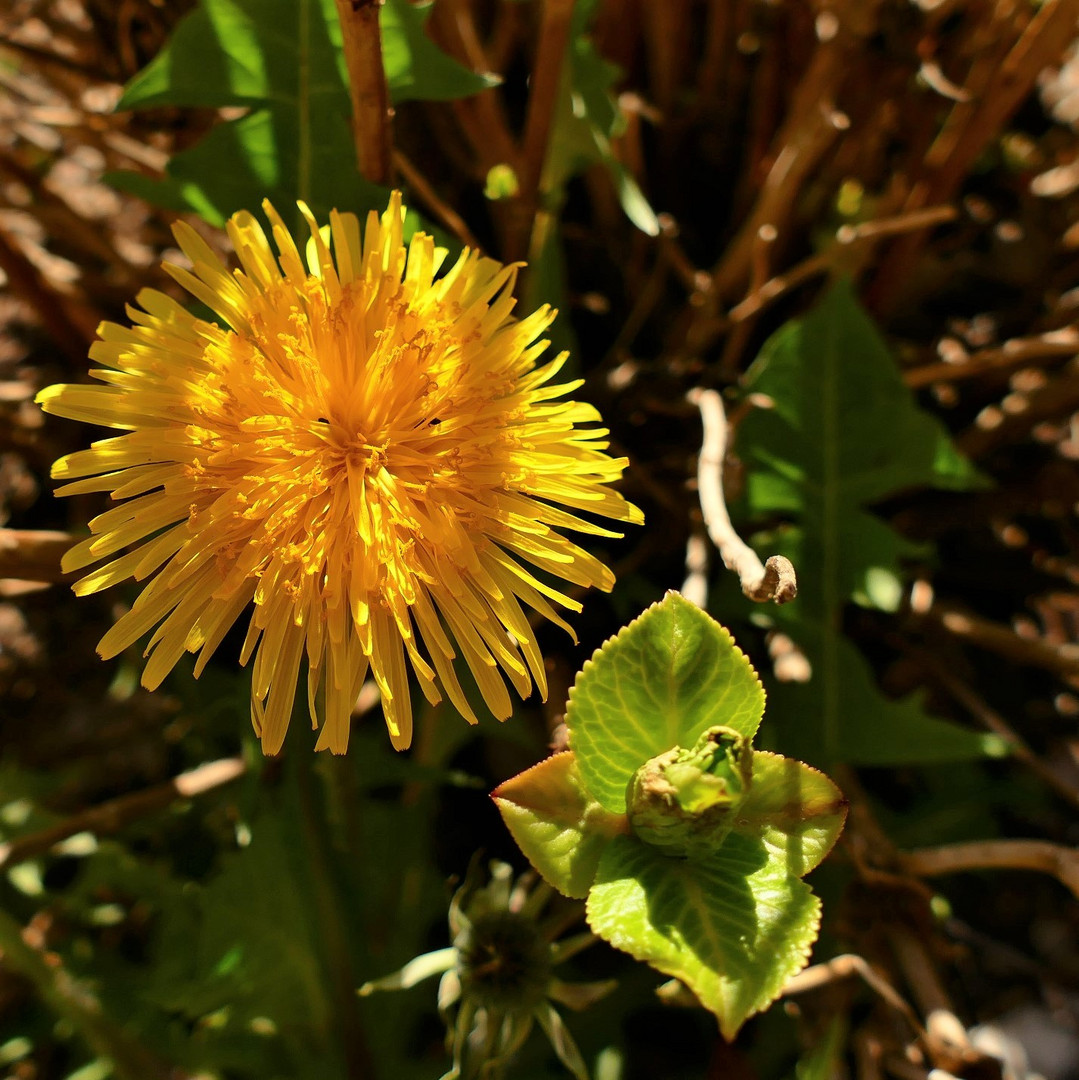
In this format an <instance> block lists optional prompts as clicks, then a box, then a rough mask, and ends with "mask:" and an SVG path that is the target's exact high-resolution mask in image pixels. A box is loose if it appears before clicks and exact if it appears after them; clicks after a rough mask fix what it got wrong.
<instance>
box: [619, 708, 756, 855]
mask: <svg viewBox="0 0 1079 1080" xmlns="http://www.w3.org/2000/svg"><path fill="white" fill-rule="evenodd" d="M752 767H753V750H752V748H751V747H750V745H749V743H748V742H747V741H746V739H745V738H744V737H743V736H742V735H740V734H739V733H738V732H737V731H735V730H734V729H733V728H728V727H718V726H717V727H710V728H709V729H708V730H707V731H705V732H704V733H703V734H702V735H701V737H700V739H698V740H697V744H696V746H694V747H693V749H691V750H686V749H684V748H682V747H681V746H676V747H674V749H672V750H668V751H667V752H666V753H664V754H660V755H659V756H658V757H654V758H652V759H651V760H649V761H646V762H645V763H644V764H643V765H642V766H641V767H640V768H639V769H638V770H637V771H636V772H635V773H634V774H633V777H632V778H631V779H630V782H629V787H628V789H627V791H626V802H627V805H628V814H629V822H630V825H631V826H632V828H633V831H634V833H635V834H636V835H637V836H638V837H639V838H640V839H641V840H644V841H645V842H646V843H648V844H651V845H653V846H654V847H657V848H659V849H660V850H661V851H662V852H663V853H664V854H665V855H672V856H690V857H694V856H700V855H705V854H707V853H708V852H711V851H715V850H716V849H717V848H718V847H719V845H720V844H722V843H723V841H724V840H725V839H726V838H727V834H728V833H729V832H730V831H731V827H732V825H733V824H734V812H735V811H736V810H737V809H738V806H739V805H740V804H741V802H742V799H743V798H744V797H745V795H746V792H747V791H748V790H749V784H750V779H751V776H752Z"/></svg>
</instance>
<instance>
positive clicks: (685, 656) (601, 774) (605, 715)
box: [566, 592, 764, 814]
mask: <svg viewBox="0 0 1079 1080" xmlns="http://www.w3.org/2000/svg"><path fill="white" fill-rule="evenodd" d="M763 712H764V690H763V689H762V687H761V684H760V680H759V679H758V678H757V673H756V672H755V671H754V670H753V665H752V664H750V662H749V661H748V660H747V659H746V657H745V655H744V654H743V652H742V650H741V649H739V648H738V646H737V645H735V643H734V638H732V637H731V635H730V633H728V631H727V630H726V629H724V627H722V626H720V624H719V623H717V622H716V621H715V619H713V618H712V617H711V616H709V615H707V614H705V612H703V611H701V609H700V608H698V607H697V606H696V605H695V604H691V603H690V602H689V601H688V600H686V599H684V598H683V597H681V596H679V594H678V593H675V592H671V593H668V594H667V596H666V597H665V598H664V599H663V600H662V601H661V602H660V603H657V604H653V605H652V606H651V607H650V608H648V609H647V610H646V611H645V612H644V614H643V615H641V616H640V617H639V618H637V619H634V621H633V622H631V623H630V624H629V625H628V626H626V627H623V629H622V630H620V631H619V632H618V634H616V635H615V636H614V637H613V638H611V639H610V640H609V641H607V642H606V643H605V644H604V645H603V647H602V648H601V649H598V650H597V651H596V653H595V654H594V655H593V657H592V659H591V660H589V661H588V662H587V663H586V664H585V666H584V668H583V669H582V671H581V673H580V674H579V675H578V676H577V681H576V682H575V683H574V685H573V689H572V690H571V691H570V698H569V705H568V707H567V709H566V726H567V727H568V728H569V731H570V741H571V744H572V746H573V749H574V752H575V753H576V755H577V765H578V768H579V769H580V774H581V777H582V779H583V780H584V784H585V787H586V788H587V790H588V792H589V793H590V794H591V795H592V796H593V797H594V798H595V799H596V801H597V802H598V803H599V804H600V805H601V806H602V807H603V808H604V809H606V810H609V811H610V812H611V813H614V814H622V813H624V812H625V809H626V785H627V784H628V783H629V780H630V777H631V776H632V775H633V774H634V773H635V772H636V771H637V769H638V768H640V766H641V765H643V764H644V763H645V762H646V761H648V760H649V759H650V758H653V757H656V756H657V755H658V754H662V753H664V752H665V751H667V750H670V749H671V748H672V747H675V746H682V747H691V746H693V745H694V743H696V741H697V739H698V738H699V737H700V735H701V733H702V732H703V731H704V730H705V729H706V728H709V727H711V726H713V725H716V724H722V725H724V726H726V727H730V728H734V729H735V730H736V731H737V732H739V734H741V735H744V736H745V737H746V738H747V739H752V737H753V735H754V733H755V732H756V730H757V727H758V725H759V724H760V720H761V715H762V714H763Z"/></svg>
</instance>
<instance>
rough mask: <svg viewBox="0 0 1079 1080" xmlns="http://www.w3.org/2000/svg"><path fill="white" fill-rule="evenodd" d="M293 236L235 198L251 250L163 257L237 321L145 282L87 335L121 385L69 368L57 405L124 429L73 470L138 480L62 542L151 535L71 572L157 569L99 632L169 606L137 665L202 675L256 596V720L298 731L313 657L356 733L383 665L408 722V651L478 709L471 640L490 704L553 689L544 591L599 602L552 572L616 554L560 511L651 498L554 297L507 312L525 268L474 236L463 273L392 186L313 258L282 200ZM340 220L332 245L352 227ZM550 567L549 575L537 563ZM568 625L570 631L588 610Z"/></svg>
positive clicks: (69, 563)
mask: <svg viewBox="0 0 1079 1080" xmlns="http://www.w3.org/2000/svg"><path fill="white" fill-rule="evenodd" d="M265 210H266V213H267V216H268V217H269V218H270V221H271V222H272V224H273V239H274V241H275V244H276V247H277V254H275V253H274V252H273V250H272V249H271V246H270V243H269V241H268V240H267V238H266V235H265V233H264V232H263V230H262V228H261V226H260V225H259V224H258V223H257V222H256V220H255V219H254V218H253V217H252V216H251V215H250V214H247V213H239V214H237V215H235V216H234V217H233V219H232V220H231V222H230V223H229V235H230V238H231V240H232V243H233V246H234V249H235V251H236V254H237V256H238V258H239V262H240V267H241V268H240V269H238V270H236V271H234V272H232V273H230V272H229V271H228V270H227V269H226V268H225V267H224V266H223V265H222V264H221V263H220V261H219V260H218V259H217V258H216V256H215V255H214V254H213V252H212V251H211V249H210V248H209V247H208V245H206V244H205V243H204V242H203V241H202V240H201V239H200V238H199V237H198V235H197V234H196V233H195V232H194V231H193V230H191V229H190V228H189V227H187V226H184V225H179V226H177V229H176V232H177V239H178V241H179V243H180V245H181V247H182V248H183V250H184V252H185V253H186V254H187V256H188V257H189V258H190V259H191V261H192V263H193V264H194V269H193V272H192V271H187V270H184V269H182V268H179V267H176V266H171V265H168V264H166V269H168V270H169V272H170V273H171V274H172V276H173V277H174V278H176V280H177V281H178V282H179V283H180V284H181V285H183V286H184V287H185V288H186V289H187V290H188V291H189V292H190V293H191V294H192V295H193V296H195V297H196V298H198V299H199V300H201V301H203V302H204V303H205V304H207V305H208V306H209V307H210V308H211V309H212V310H213V311H214V312H215V313H216V314H217V316H219V318H220V321H214V322H209V321H206V320H202V319H199V318H196V317H195V316H193V315H191V314H190V313H188V312H187V311H186V310H184V309H183V308H182V307H180V306H179V305H178V304H176V303H175V302H174V301H172V300H171V299H169V298H168V297H166V296H165V295H164V294H162V293H159V292H155V291H153V290H144V291H143V292H142V293H140V295H139V297H138V301H139V304H140V305H141V308H142V310H139V309H138V308H134V307H132V308H129V314H130V316H131V319H132V321H133V323H134V325H132V326H130V327H127V326H120V325H116V324H111V323H105V324H103V325H102V327H101V330H100V336H101V340H100V341H98V342H96V343H95V345H94V346H93V348H92V350H91V354H90V355H91V358H92V359H94V360H95V361H98V362H99V363H101V364H102V365H103V367H102V368H99V369H97V370H94V371H93V372H92V374H93V375H94V376H95V377H96V378H97V379H99V380H101V381H102V382H103V383H105V384H106V385H104V386H55V387H50V388H48V389H47V390H44V391H42V393H41V394H40V395H39V398H38V400H39V401H40V402H41V404H42V405H43V407H44V408H45V409H46V410H47V411H50V412H55V413H58V414H60V415H63V416H68V417H71V418H73V419H78V420H83V421H87V422H90V423H96V424H102V425H105V426H109V427H113V428H119V429H122V430H124V431H126V432H127V434H123V435H120V436H118V437H115V438H111V439H107V440H104V441H102V442H98V443H95V444H94V445H93V446H92V447H91V448H90V449H89V450H84V451H80V452H77V453H75V454H71V455H68V456H67V457H65V458H62V459H61V460H60V461H58V462H57V463H56V465H55V466H54V469H53V474H54V475H55V476H57V477H59V478H63V479H66V480H70V481H72V482H71V483H68V484H67V485H65V486H64V487H62V488H61V489H60V493H62V494H75V493H78V492H88V491H109V492H111V494H112V497H113V499H116V500H119V501H120V505H118V506H117V507H115V508H114V509H110V510H108V511H106V512H105V513H103V514H101V515H99V516H98V517H96V518H94V519H93V520H92V521H91V522H90V529H91V534H92V535H91V536H90V538H89V539H87V540H85V541H83V542H82V543H80V544H78V545H76V546H75V547H74V548H72V550H71V551H70V552H69V553H68V555H67V557H66V559H65V562H64V566H65V569H68V570H74V569H79V568H82V567H85V566H88V565H89V564H91V563H94V562H97V561H98V560H100V559H104V558H106V557H109V556H115V555H116V554H117V553H118V552H121V551H123V550H124V549H125V548H128V547H130V546H132V545H134V549H133V550H130V551H128V552H126V553H125V554H122V555H119V557H116V558H113V559H112V561H109V562H107V563H105V565H103V566H100V567H98V568H97V569H96V570H94V571H93V572H91V573H90V574H89V575H88V576H87V577H85V578H83V579H82V580H81V581H80V582H79V583H78V584H77V585H76V591H77V592H80V593H88V592H94V591H96V590H98V589H102V588H105V587H107V586H109V585H112V584H115V583H116V582H118V581H122V580H124V579H127V578H134V579H135V580H137V581H141V580H144V579H147V578H149V579H150V580H149V583H148V584H147V585H146V587H145V588H144V589H143V591H142V593H141V594H140V595H139V597H138V598H137V600H136V601H135V603H134V605H133V606H132V608H131V610H130V611H129V612H128V613H127V614H125V615H124V616H123V617H122V618H121V619H120V620H119V621H118V622H117V623H116V625H115V626H114V627H113V628H112V629H111V630H110V631H109V632H108V633H107V634H106V635H105V637H104V638H103V639H102V641H101V643H100V645H99V651H100V652H101V654H102V655H103V656H113V655H115V654H116V653H118V652H120V651H121V650H123V649H125V648H127V647H128V646H129V645H131V644H132V643H133V642H134V641H136V640H138V639H139V638H140V637H142V636H143V634H145V633H147V632H148V631H149V630H151V629H152V628H155V627H156V629H154V632H153V634H152V636H151V637H150V640H149V645H148V647H147V650H146V652H147V655H148V656H149V660H148V662H147V664H146V668H145V671H144V674H143V684H144V685H145V686H147V687H150V688H154V687H156V686H157V685H159V684H160V682H161V680H162V679H163V678H164V676H165V675H166V674H167V673H168V672H169V671H170V670H171V669H172V667H173V666H174V665H175V664H176V662H177V661H178V660H179V658H180V657H181V656H182V655H183V654H184V652H196V653H198V659H197V661H196V674H198V673H200V672H201V670H202V669H203V667H204V666H205V664H206V662H207V661H208V659H209V657H210V655H212V653H213V652H214V650H215V649H216V648H217V646H218V645H219V644H220V642H221V640H222V639H223V637H224V635H225V633H226V632H227V630H228V629H229V627H230V626H231V625H232V624H233V623H234V622H235V621H236V620H237V619H238V618H239V617H240V616H241V615H242V614H243V613H244V612H245V611H246V610H247V609H248V608H249V607H250V608H251V616H250V622H249V624H248V632H247V638H246V640H245V643H244V647H243V650H242V653H241V662H242V663H247V662H248V660H249V659H250V658H251V657H252V656H254V666H253V671H252V688H251V692H252V719H253V722H254V724H255V727H256V730H257V731H258V732H259V733H260V735H261V737H262V742H263V748H264V750H265V751H266V752H267V753H275V752H277V750H279V749H280V746H281V743H282V741H283V739H284V735H285V730H286V728H287V726H288V721H289V716H290V714H291V711H292V704H293V700H294V697H295V691H296V684H297V680H298V678H299V675H300V671H301V667H302V665H303V662H304V660H305V659H306V666H307V688H308V703H309V710H310V713H311V718H312V723H313V724H314V725H315V726H316V727H321V733H320V736H319V740H318V744H317V745H318V748H320V749H321V748H329V749H331V750H333V751H335V752H343V751H344V750H345V749H346V747H347V742H348V729H349V717H350V714H351V710H352V703H353V701H354V700H355V697H356V694H357V692H358V690H359V687H360V684H361V683H362V681H363V680H364V678H365V677H366V676H367V674H368V672H370V674H371V676H372V677H373V678H374V679H375V681H376V682H377V684H378V686H379V689H380V691H381V694H382V701H383V709H384V714H385V717H386V723H387V727H388V728H389V732H390V736H391V739H392V740H393V742H394V745H396V746H399V747H400V746H407V745H408V742H409V740H410V737H411V728H412V719H411V714H412V710H411V702H410V692H409V672H410V671H411V673H412V675H413V676H414V677H415V679H416V681H417V682H418V684H419V686H420V689H421V691H422V692H423V693H424V695H425V696H426V697H427V699H428V700H429V701H431V702H432V703H434V702H437V701H439V700H440V699H441V694H442V692H445V693H446V694H447V696H448V697H449V698H450V700H451V702H452V703H453V704H454V706H455V707H456V708H457V709H458V711H460V712H461V713H462V715H464V716H465V718H466V719H468V720H469V721H470V722H473V723H475V722H476V717H475V714H474V712H473V710H472V708H471V706H470V704H469V701H468V698H467V696H466V694H465V693H464V691H463V690H462V688H461V685H460V683H459V681H458V679H457V674H456V671H455V667H454V664H455V662H459V661H461V660H463V661H464V663H465V664H466V665H467V667H468V668H469V670H470V671H471V673H472V675H473V677H474V680H475V682H476V685H477V687H478V688H479V691H480V694H481V696H482V698H483V700H484V702H485V704H486V706H487V708H488V709H489V710H490V711H491V712H492V713H493V714H494V715H495V716H497V717H499V718H500V719H503V718H505V717H506V716H508V715H509V714H510V712H511V710H512V705H511V702H510V699H509V695H508V692H507V689H506V685H505V679H508V680H509V682H510V683H511V684H512V685H513V687H514V688H515V690H517V692H518V693H519V694H521V695H522V696H525V695H527V694H528V693H529V692H530V690H531V687H532V684H533V682H534V683H535V685H536V686H537V687H538V689H539V690H540V692H541V694H545V693H546V683H545V679H544V672H543V659H542V656H541V655H540V653H539V649H538V647H537V645H536V640H535V634H534V632H533V630H532V629H531V627H530V625H529V622H528V619H527V618H526V616H525V614H524V610H523V609H522V606H521V605H522V603H523V604H524V605H525V606H526V607H528V608H531V609H533V610H534V611H536V612H539V613H540V614H541V615H543V616H544V617H546V618H548V619H550V620H552V621H554V622H556V623H558V624H560V625H562V626H565V627H566V629H569V627H568V626H567V625H566V624H565V623H564V622H563V620H562V619H561V617H560V616H559V615H558V614H557V612H556V610H555V608H554V607H553V606H552V603H553V604H557V605H559V606H561V607H564V608H568V609H570V610H579V604H578V603H577V602H576V601H574V600H572V599H571V598H569V597H568V596H566V595H564V594H563V593H561V592H559V591H558V590H556V589H554V588H552V587H551V586H550V585H549V584H548V583H547V579H548V578H550V577H551V576H554V577H556V578H560V579H562V580H565V581H567V582H570V583H573V584H576V585H581V586H590V585H596V586H598V587H600V588H604V589H609V588H610V587H611V585H612V584H613V577H612V575H611V573H610V571H609V570H608V569H607V568H606V567H605V566H603V564H602V563H600V562H599V561H598V560H597V559H596V558H595V557H594V556H592V555H590V554H589V553H588V552H587V551H585V550H584V549H583V548H581V547H580V546H578V545H577V544H575V543H573V542H572V541H570V540H568V539H567V538H566V537H565V536H564V535H563V533H562V530H564V529H571V530H575V531H578V532H585V533H591V534H593V535H601V536H617V535H618V534H617V533H612V532H610V531H609V530H607V529H605V528H602V527H600V526H598V525H596V524H594V523H593V522H591V521H590V520H588V519H586V518H582V517H579V516H578V514H577V511H585V512H587V513H591V514H593V515H600V516H605V517H609V518H614V519H616V520H620V521H639V520H640V514H639V511H637V510H636V508H635V507H633V506H632V505H630V504H629V503H627V502H626V501H625V500H624V499H623V498H622V497H621V496H620V495H619V494H618V493H617V492H615V491H613V490H612V489H611V488H610V487H609V486H608V485H609V484H610V483H611V482H612V481H615V480H617V479H618V478H619V476H620V475H621V472H622V469H623V467H624V466H625V464H626V462H625V460H624V459H612V458H610V457H609V456H608V455H607V454H606V453H605V450H606V447H607V443H606V442H605V441H604V437H605V435H606V432H605V430H604V429H603V428H599V427H596V426H594V425H595V423H596V422H598V421H599V416H598V414H597V413H596V412H595V410H594V409H593V408H592V407H591V406H588V405H585V404H581V403H576V402H572V401H564V400H559V399H560V398H562V397H563V395H565V394H566V393H568V392H569V391H570V390H572V389H574V388H575V386H576V385H578V384H573V383H570V384H555V385H552V384H551V382H550V380H551V379H552V377H553V376H554V375H555V374H556V373H557V371H558V370H559V368H560V367H561V366H562V364H563V363H564V362H565V359H566V357H565V354H563V355H561V356H559V357H557V358H555V359H554V360H553V361H550V362H548V363H546V364H544V365H542V366H537V360H538V358H539V356H540V355H541V353H542V352H543V351H544V349H545V348H546V345H547V342H546V341H543V340H541V339H539V338H540V335H541V334H542V332H543V330H544V329H545V328H546V327H547V326H548V325H549V324H550V322H551V320H552V319H553V313H552V312H551V311H550V310H549V309H548V308H542V309H540V310H539V311H537V312H535V313H534V314H532V315H530V316H528V317H527V318H525V319H522V320H516V319H514V318H513V317H512V316H511V311H512V308H513V304H514V301H513V298H512V289H513V284H514V280H515V274H516V269H515V268H514V267H504V266H502V265H501V264H499V263H497V262H495V261H494V260H491V259H487V258H484V257H483V256H481V255H479V254H478V253H476V252H471V251H468V250H466V251H465V252H463V253H462V254H461V256H460V258H459V259H458V260H457V261H456V263H455V264H454V265H453V266H452V267H451V268H450V269H449V271H448V272H447V273H445V274H444V275H442V276H441V277H436V275H437V273H438V271H439V269H440V266H441V264H442V261H443V260H444V258H445V255H446V252H445V251H442V250H441V249H437V248H435V246H434V243H433V241H432V240H431V238H430V237H427V236H425V235H423V234H416V235H415V236H414V237H413V239H412V241H411V243H410V245H409V246H408V248H407V249H406V248H405V246H404V244H403V242H402V223H403V218H404V211H403V208H402V207H401V204H400V200H399V197H398V196H397V195H396V194H395V195H394V197H393V199H392V201H391V203H390V207H389V209H388V210H387V211H386V213H385V214H384V215H383V216H382V218H381V220H380V219H379V218H378V217H377V216H376V215H375V214H371V215H369V217H368V220H367V222H366V227H365V230H364V235H363V237H362V239H361V235H360V225H359V222H358V220H357V219H356V218H355V217H353V216H352V215H348V214H337V213H336V212H335V213H333V214H331V218H330V226H329V228H328V229H320V228H319V227H318V225H317V223H316V222H315V220H314V219H313V217H312V216H311V215H310V213H309V212H308V211H307V209H306V207H303V206H301V210H302V211H303V213H304V215H305V217H306V218H307V220H308V224H309V226H310V232H311V236H310V240H309V241H308V243H307V251H306V256H307V257H306V261H305V260H303V259H301V256H300V252H299V250H298V248H297V246H296V244H295V242H294V240H293V238H292V237H291V235H290V234H289V232H288V230H287V229H286V228H285V226H284V224H283V223H282V221H281V219H280V218H279V216H278V215H277V214H276V212H275V211H274V210H273V208H272V207H271V206H270V205H269V204H266V205H265ZM331 244H332V250H333V254H332V255H331V252H330V245H331ZM536 570H539V571H540V575H539V576H537V575H536V573H535V571H536ZM571 633H572V631H571Z"/></svg>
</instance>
